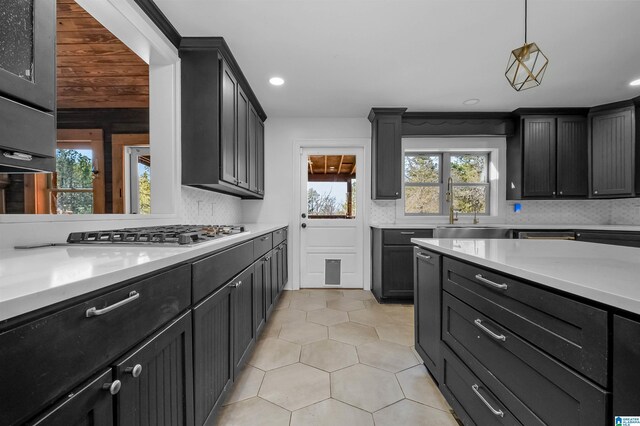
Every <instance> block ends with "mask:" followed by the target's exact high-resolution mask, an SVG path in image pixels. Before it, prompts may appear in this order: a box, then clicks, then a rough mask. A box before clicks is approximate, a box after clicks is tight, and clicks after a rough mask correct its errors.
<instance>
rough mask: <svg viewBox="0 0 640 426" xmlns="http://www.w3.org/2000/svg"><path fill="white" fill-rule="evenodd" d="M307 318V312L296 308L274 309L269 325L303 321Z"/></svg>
mask: <svg viewBox="0 0 640 426" xmlns="http://www.w3.org/2000/svg"><path fill="white" fill-rule="evenodd" d="M306 319H307V313H306V312H305V311H299V310H297V309H291V308H289V309H282V310H280V311H274V312H273V315H271V318H269V322H270V323H271V325H274V326H277V325H282V324H286V323H289V322H304V321H305V320H306Z"/></svg>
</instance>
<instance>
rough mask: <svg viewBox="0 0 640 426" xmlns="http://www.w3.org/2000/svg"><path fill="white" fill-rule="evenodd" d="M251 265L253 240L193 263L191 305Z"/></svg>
mask: <svg viewBox="0 0 640 426" xmlns="http://www.w3.org/2000/svg"><path fill="white" fill-rule="evenodd" d="M252 263H253V240H252V241H249V242H246V243H243V244H240V245H237V246H235V247H232V248H230V249H228V250H225V251H223V252H220V253H216V254H214V255H212V256H209V257H207V258H205V259H202V260H199V261H197V262H194V263H193V303H197V302H198V301H200V300H202V299H203V298H204V297H205V296H207V295H208V294H210V293H212V292H214V291H215V290H217V289H218V288H220V287H221V286H223V285H224V284H226V283H227V281H229V280H230V279H231V278H233V277H234V276H236V275H238V274H239V273H240V272H242V270H243V269H245V268H246V267H247V266H249V265H251V264H252Z"/></svg>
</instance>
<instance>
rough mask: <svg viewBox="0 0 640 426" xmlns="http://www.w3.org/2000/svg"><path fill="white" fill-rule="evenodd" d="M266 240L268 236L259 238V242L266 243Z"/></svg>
mask: <svg viewBox="0 0 640 426" xmlns="http://www.w3.org/2000/svg"><path fill="white" fill-rule="evenodd" d="M268 239H269V236H268V235H267V236H266V237H262V238H260V241H267V240H268Z"/></svg>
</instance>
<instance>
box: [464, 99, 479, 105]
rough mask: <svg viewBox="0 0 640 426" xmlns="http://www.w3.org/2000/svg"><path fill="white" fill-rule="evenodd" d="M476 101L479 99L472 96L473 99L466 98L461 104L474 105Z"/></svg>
mask: <svg viewBox="0 0 640 426" xmlns="http://www.w3.org/2000/svg"><path fill="white" fill-rule="evenodd" d="M478 102H480V99H476V98H473V99H467V100H466V101H464V102H463V104H465V105H475V104H477V103H478Z"/></svg>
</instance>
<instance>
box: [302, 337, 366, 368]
mask: <svg viewBox="0 0 640 426" xmlns="http://www.w3.org/2000/svg"><path fill="white" fill-rule="evenodd" d="M300 362H302V363H304V364H307V365H310V366H312V367H316V368H319V369H321V370H324V371H328V372H332V371H336V370H339V369H341V368H345V367H348V366H350V365H353V364H357V363H358V354H357V353H356V348H355V347H354V346H351V345H347V344H346V343H341V342H336V341H335V340H321V341H319V342H315V343H311V344H309V345H305V346H303V347H302V352H301V353H300Z"/></svg>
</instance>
